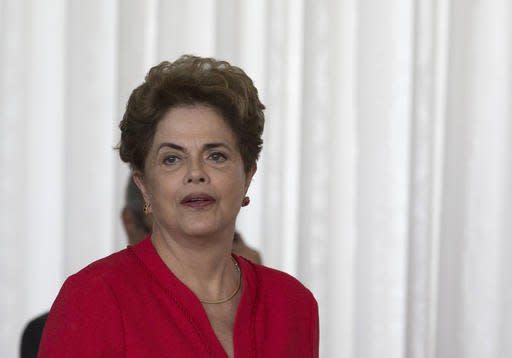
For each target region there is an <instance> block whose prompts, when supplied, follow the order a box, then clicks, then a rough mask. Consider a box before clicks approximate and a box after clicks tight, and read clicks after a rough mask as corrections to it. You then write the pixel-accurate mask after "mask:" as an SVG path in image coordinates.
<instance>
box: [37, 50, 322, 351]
mask: <svg viewBox="0 0 512 358" xmlns="http://www.w3.org/2000/svg"><path fill="white" fill-rule="evenodd" d="M263 109H264V106H263V105H262V104H261V102H260V101H259V99H258V93H257V90H256V88H255V87H254V85H253V83H252V81H251V80H250V78H249V77H248V76H247V75H246V74H245V73H244V72H243V71H242V70H241V69H239V68H237V67H234V66H231V65H229V64H228V63H227V62H221V61H216V60H214V59H209V58H199V57H193V56H183V57H181V58H180V59H178V60H177V61H175V62H174V63H169V62H163V63H161V64H160V65H158V66H156V67H154V68H152V69H151V70H150V72H149V73H148V75H147V76H146V79H145V82H144V83H143V84H142V85H140V86H139V87H137V88H136V89H135V90H134V91H133V92H132V94H131V96H130V99H129V101H128V105H127V108H126V112H125V114H124V117H123V120H122V121H121V124H120V128H121V142H120V145H119V150H120V156H121V159H122V160H123V161H125V162H127V163H129V164H130V166H131V168H132V170H133V177H134V180H135V182H136V183H137V186H138V187H139V189H140V190H141V191H142V193H143V196H144V201H145V204H144V211H145V212H146V213H151V214H152V215H153V230H152V234H150V235H148V236H147V237H146V238H145V239H144V240H143V241H142V242H141V243H139V244H137V245H135V246H131V247H129V248H127V249H125V250H123V251H120V252H118V253H115V254H113V255H111V256H109V257H107V258H104V259H102V260H99V261H97V262H95V263H93V264H91V265H89V266H88V267H86V268H85V269H83V270H82V271H80V272H78V273H77V274H75V275H73V276H71V277H69V278H68V279H67V280H66V282H65V283H64V285H63V287H62V289H61V291H60V293H59V295H58V297H57V299H56V301H55V303H54V304H53V307H52V309H51V311H50V315H49V318H48V322H47V324H46V327H45V331H44V333H43V341H42V343H41V354H40V356H42V357H61V356H62V357H64V356H66V357H68V356H69V357H77V356H87V357H89V356H91V357H93V356H105V357H116V356H130V357H226V356H227V357H317V356H318V308H317V304H316V301H315V299H314V297H313V295H312V294H311V293H310V292H309V291H308V290H307V289H306V288H305V287H304V286H302V285H301V284H300V283H299V282H298V281H297V280H295V279H294V278H292V277H291V276H289V275H287V274H285V273H282V272H279V271H276V270H272V269H269V268H266V267H264V266H260V265H257V264H254V263H252V262H250V261H248V260H246V259H243V258H241V257H239V256H237V255H234V254H232V253H231V249H232V245H233V235H234V231H235V222H236V217H237V215H238V212H239V210H240V208H241V207H243V206H246V205H248V204H249V198H248V197H247V196H246V194H247V190H248V188H249V184H250V182H251V179H252V177H253V175H254V173H255V171H256V160H257V158H258V156H259V152H260V150H261V145H262V139H261V135H262V132H263V124H264V116H263Z"/></svg>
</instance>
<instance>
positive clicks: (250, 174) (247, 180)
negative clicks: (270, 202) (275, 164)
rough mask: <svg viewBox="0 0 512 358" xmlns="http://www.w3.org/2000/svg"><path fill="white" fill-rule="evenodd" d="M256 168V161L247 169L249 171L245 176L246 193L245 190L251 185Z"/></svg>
mask: <svg viewBox="0 0 512 358" xmlns="http://www.w3.org/2000/svg"><path fill="white" fill-rule="evenodd" d="M257 169H258V166H257V165H256V163H254V165H253V166H252V167H251V169H249V171H248V172H247V174H246V177H245V192H246V193H247V190H249V186H250V185H251V181H252V177H253V176H254V174H255V173H256V170H257Z"/></svg>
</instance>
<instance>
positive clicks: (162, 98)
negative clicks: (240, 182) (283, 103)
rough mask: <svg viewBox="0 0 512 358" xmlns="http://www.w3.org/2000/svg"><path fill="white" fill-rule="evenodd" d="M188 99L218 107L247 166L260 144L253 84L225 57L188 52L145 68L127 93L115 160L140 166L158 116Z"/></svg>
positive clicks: (186, 103) (261, 121)
mask: <svg viewBox="0 0 512 358" xmlns="http://www.w3.org/2000/svg"><path fill="white" fill-rule="evenodd" d="M193 105H206V106H209V107H212V108H213V109H215V110H217V111H219V112H220V114H221V115H222V117H223V118H224V120H225V121H226V123H227V124H228V125H229V127H230V128H231V129H232V130H233V132H234V133H235V136H236V139H237V142H238V143H237V144H238V149H239V151H240V154H241V156H242V159H243V162H244V169H245V171H246V172H249V170H250V169H251V167H252V166H253V165H255V164H256V161H257V160H258V157H259V153H260V151H261V147H262V144H263V140H262V138H261V136H262V134H263V126H264V122H265V117H264V115H263V110H264V109H265V106H264V105H263V104H262V103H261V102H260V100H259V98H258V90H257V89H256V87H254V84H253V82H252V80H251V79H250V78H249V76H247V74H246V73H245V72H244V71H243V70H242V69H240V68H238V67H236V66H232V65H230V64H229V63H228V62H226V61H218V60H215V59H213V58H202V57H196V56H190V55H184V56H182V57H180V58H179V59H178V60H176V61H174V62H172V63H171V62H168V61H164V62H162V63H160V64H159V65H157V66H155V67H153V68H151V70H150V71H149V72H148V74H147V75H146V78H145V80H144V82H143V83H142V84H141V85H140V86H138V87H137V88H135V89H134V90H133V92H132V93H131V95H130V98H129V99H128V103H127V105H126V111H125V113H124V116H123V119H122V120H121V122H120V123H119V128H120V129H121V141H120V143H119V145H118V149H119V155H120V157H121V160H122V161H124V162H127V163H129V164H130V166H131V167H132V169H138V170H141V171H143V170H144V163H145V160H146V157H147V154H148V152H149V149H150V148H151V145H152V142H153V137H154V135H155V131H156V126H157V124H158V122H159V121H160V120H161V119H162V117H163V116H164V115H165V113H167V111H169V109H170V108H174V107H180V106H193Z"/></svg>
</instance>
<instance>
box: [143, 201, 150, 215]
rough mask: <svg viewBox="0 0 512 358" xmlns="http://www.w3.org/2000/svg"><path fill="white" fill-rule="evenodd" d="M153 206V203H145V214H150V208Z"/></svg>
mask: <svg viewBox="0 0 512 358" xmlns="http://www.w3.org/2000/svg"><path fill="white" fill-rule="evenodd" d="M150 207H151V204H149V203H144V214H146V215H147V214H149V208H150Z"/></svg>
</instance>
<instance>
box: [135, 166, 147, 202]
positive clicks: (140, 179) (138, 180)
mask: <svg viewBox="0 0 512 358" xmlns="http://www.w3.org/2000/svg"><path fill="white" fill-rule="evenodd" d="M133 181H134V182H135V185H137V188H139V190H140V192H141V193H142V196H143V197H144V202H146V203H149V202H150V201H149V192H148V191H147V188H146V184H145V183H144V175H143V174H142V172H141V171H140V170H135V171H134V172H133Z"/></svg>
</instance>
